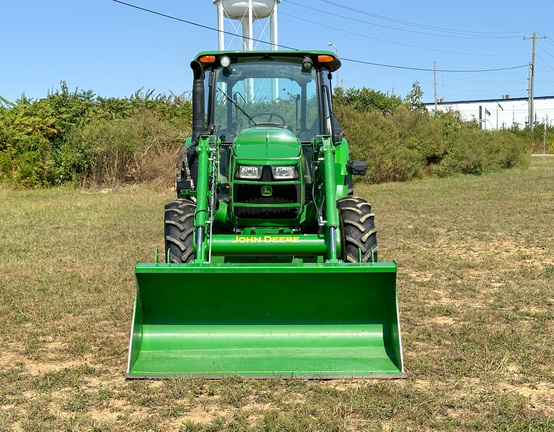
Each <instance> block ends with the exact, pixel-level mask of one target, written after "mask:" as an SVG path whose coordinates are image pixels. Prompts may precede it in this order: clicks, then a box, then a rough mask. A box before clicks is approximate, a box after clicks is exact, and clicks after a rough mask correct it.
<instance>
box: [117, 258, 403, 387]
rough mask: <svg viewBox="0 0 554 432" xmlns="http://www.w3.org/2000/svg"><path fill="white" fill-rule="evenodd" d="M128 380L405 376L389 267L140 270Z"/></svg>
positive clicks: (184, 266) (392, 270)
mask: <svg viewBox="0 0 554 432" xmlns="http://www.w3.org/2000/svg"><path fill="white" fill-rule="evenodd" d="M135 273H136V278H137V297H136V305H135V317H134V324H133V329H132V334H131V347H130V351H129V366H128V371H127V376H128V377H129V378H133V377H134V378H141V377H162V376H172V375H192V376H197V375H200V376H206V377H222V376H226V375H235V374H240V375H244V376H250V377H267V376H283V377H290V376H296V375H300V376H310V377H317V376H323V377H401V376H403V366H402V355H401V348H400V333H399V326H398V314H397V300H396V288H395V283H396V265H395V264H394V263H374V264H346V263H322V264H316V263H299V264H243V263H241V264H214V263H211V264H137V266H136V271H135Z"/></svg>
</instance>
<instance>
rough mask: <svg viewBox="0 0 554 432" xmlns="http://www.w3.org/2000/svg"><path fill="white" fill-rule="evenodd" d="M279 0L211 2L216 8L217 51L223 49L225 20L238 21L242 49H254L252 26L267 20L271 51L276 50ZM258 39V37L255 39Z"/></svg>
mask: <svg viewBox="0 0 554 432" xmlns="http://www.w3.org/2000/svg"><path fill="white" fill-rule="evenodd" d="M280 2H281V0H213V3H214V4H215V5H216V7H217V29H218V31H219V38H218V49H219V50H224V49H225V33H224V21H225V18H227V19H230V20H238V21H240V23H241V26H242V49H243V50H244V51H252V50H253V49H254V41H253V38H254V36H253V29H254V27H253V24H254V21H256V20H258V19H264V18H269V26H270V39H269V43H270V46H271V49H272V50H277V5H278V4H279V3H280ZM256 39H260V37H256Z"/></svg>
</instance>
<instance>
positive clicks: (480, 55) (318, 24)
mask: <svg viewBox="0 0 554 432" xmlns="http://www.w3.org/2000/svg"><path fill="white" fill-rule="evenodd" d="M279 14H280V15H285V16H288V17H291V18H293V19H297V20H300V21H302V22H308V23H310V24H315V25H317V26H321V23H319V22H316V21H312V20H309V19H307V18H303V17H302V18H300V17H298V16H296V15H292V14H288V13H286V12H279ZM325 28H326V29H331V30H336V31H339V32H341V33H346V34H351V35H354V36H358V37H362V38H364V39H371V40H375V41H378V42H385V43H389V44H392V45H398V46H404V47H408V48H415V49H420V50H424V51H431V52H438V53H444V54H455V55H467V56H478V57H487V58H490V57H506V55H504V54H476V53H461V52H455V51H447V50H438V49H434V48H427V47H420V46H417V45H410V44H405V43H402V42H393V41H390V40H386V39H380V38H376V37H373V36H368V35H364V34H361V33H356V32H353V31H350V30H345V29H343V28H339V27H333V26H329V25H326V26H325ZM515 57H519V55H515Z"/></svg>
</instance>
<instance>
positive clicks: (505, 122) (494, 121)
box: [425, 96, 554, 129]
mask: <svg viewBox="0 0 554 432" xmlns="http://www.w3.org/2000/svg"><path fill="white" fill-rule="evenodd" d="M425 106H426V107H427V109H428V110H429V111H430V112H432V111H434V110H435V104H434V103H426V104H425ZM528 107H529V105H528V99H527V98H510V97H508V96H503V97H502V98H501V99H486V100H485V99H484V100H472V101H457V102H443V101H441V102H437V110H438V111H444V112H446V111H458V112H460V114H461V116H462V119H463V120H466V121H471V120H475V121H477V122H478V123H479V124H481V127H482V128H483V129H503V128H511V127H512V126H517V127H519V128H523V127H525V126H527V124H528V122H529V109H528ZM534 111H535V115H534V117H535V125H536V124H539V123H540V124H543V123H545V122H546V124H548V125H550V126H552V125H554V96H539V97H535V98H534Z"/></svg>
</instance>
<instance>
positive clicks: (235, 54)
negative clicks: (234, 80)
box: [195, 50, 341, 72]
mask: <svg viewBox="0 0 554 432" xmlns="http://www.w3.org/2000/svg"><path fill="white" fill-rule="evenodd" d="M223 55H227V56H229V57H231V58H239V57H240V58H247V57H265V56H267V57H271V58H273V59H282V60H283V61H286V60H287V59H291V58H297V59H298V58H299V59H303V58H305V57H310V58H311V59H312V62H313V63H314V66H315V65H320V66H321V67H323V68H324V69H327V70H328V71H329V72H334V71H336V70H337V69H338V68H340V66H341V62H340V60H339V59H338V57H337V56H336V55H335V54H334V53H333V52H331V51H300V50H298V51H202V52H200V53H198V54H197V55H196V57H195V59H196V60H198V61H200V58H201V57H204V56H215V57H216V63H219V57H221V56H223ZM321 55H323V56H330V57H332V60H331V61H329V62H320V61H319V60H318V57H319V56H321Z"/></svg>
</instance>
